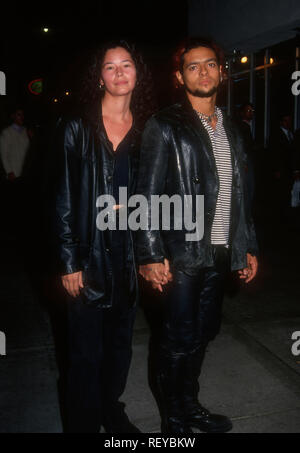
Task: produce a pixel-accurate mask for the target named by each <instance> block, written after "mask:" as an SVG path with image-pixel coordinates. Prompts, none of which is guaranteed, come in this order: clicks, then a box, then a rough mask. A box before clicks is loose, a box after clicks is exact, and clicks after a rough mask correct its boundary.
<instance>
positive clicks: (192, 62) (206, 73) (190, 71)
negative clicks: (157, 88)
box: [176, 47, 222, 98]
mask: <svg viewBox="0 0 300 453" xmlns="http://www.w3.org/2000/svg"><path fill="white" fill-rule="evenodd" d="M221 73H222V67H221V66H219V65H218V63H217V58H216V54H215V52H214V51H213V50H212V49H208V48H206V47H197V48H195V49H191V50H190V51H189V52H187V53H186V54H185V55H184V64H183V72H182V73H181V72H180V71H177V73H176V76H177V79H178V81H179V83H180V84H181V85H183V86H184V88H185V89H186V91H188V92H189V93H190V94H191V95H193V96H196V97H202V98H208V97H211V96H213V95H214V94H215V93H216V92H217V89H218V87H219V85H220V82H221Z"/></svg>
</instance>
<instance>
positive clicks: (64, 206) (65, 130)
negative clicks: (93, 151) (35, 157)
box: [52, 121, 81, 275]
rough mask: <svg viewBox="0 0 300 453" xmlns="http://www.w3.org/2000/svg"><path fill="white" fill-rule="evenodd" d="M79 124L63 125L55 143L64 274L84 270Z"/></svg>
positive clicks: (57, 236)
mask: <svg viewBox="0 0 300 453" xmlns="http://www.w3.org/2000/svg"><path fill="white" fill-rule="evenodd" d="M77 131H78V124H76V122H75V121H73V122H71V121H70V122H67V123H63V122H61V123H60V124H59V126H58V127H57V129H56V137H55V140H54V143H55V145H54V146H55V149H54V152H55V154H56V158H55V175H54V191H53V192H54V193H53V202H54V205H53V219H52V223H53V225H52V226H53V228H52V231H53V242H54V248H55V249H54V254H55V258H56V260H55V261H56V262H57V264H58V267H59V269H58V270H59V273H60V274H61V275H65V274H72V273H74V272H78V271H79V270H81V265H80V260H79V245H80V241H79V238H78V236H77V232H76V224H77V222H76V220H77V219H76V216H77V214H78V213H77V206H76V200H77V199H78V197H77V193H78V190H80V150H79V149H78V144H77V135H78V133H77Z"/></svg>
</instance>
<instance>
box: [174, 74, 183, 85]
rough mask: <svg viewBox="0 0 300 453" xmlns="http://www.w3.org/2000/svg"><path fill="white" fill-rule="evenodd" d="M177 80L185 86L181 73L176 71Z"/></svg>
mask: <svg viewBox="0 0 300 453" xmlns="http://www.w3.org/2000/svg"><path fill="white" fill-rule="evenodd" d="M175 75H176V79H177V81H178V83H179V84H180V85H184V81H183V77H182V74H181V72H180V71H176V73H175Z"/></svg>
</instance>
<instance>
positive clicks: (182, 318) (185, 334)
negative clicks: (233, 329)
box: [161, 246, 230, 354]
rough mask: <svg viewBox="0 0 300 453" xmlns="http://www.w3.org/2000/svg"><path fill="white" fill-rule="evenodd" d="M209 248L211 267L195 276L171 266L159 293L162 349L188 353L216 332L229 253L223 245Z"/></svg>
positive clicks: (219, 320)
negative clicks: (162, 288)
mask: <svg viewBox="0 0 300 453" xmlns="http://www.w3.org/2000/svg"><path fill="white" fill-rule="evenodd" d="M213 251H214V262H215V265H214V267H211V268H206V269H203V270H201V271H200V272H199V274H198V275H196V276H189V275H187V274H185V273H184V272H182V271H178V270H176V269H173V281H172V282H171V283H170V284H169V285H168V287H166V289H165V291H164V295H163V304H164V314H163V326H162V336H161V348H162V350H164V351H165V352H169V353H175V354H176V353H190V352H192V351H193V350H195V349H197V348H198V347H199V346H200V345H203V344H207V343H208V342H209V341H211V340H213V339H214V338H215V337H216V335H217V334H218V333H219V331H220V326H221V320H222V302H223V297H224V287H225V280H226V277H227V275H228V273H229V262H230V260H229V258H230V252H229V250H228V249H227V248H225V247H223V246H213Z"/></svg>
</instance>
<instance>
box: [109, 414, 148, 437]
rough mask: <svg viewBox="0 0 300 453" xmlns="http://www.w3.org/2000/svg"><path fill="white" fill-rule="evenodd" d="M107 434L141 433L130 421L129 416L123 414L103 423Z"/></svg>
mask: <svg viewBox="0 0 300 453" xmlns="http://www.w3.org/2000/svg"><path fill="white" fill-rule="evenodd" d="M103 426H104V429H105V432H106V433H108V434H117V433H120V434H121V433H122V434H133V433H135V434H137V433H141V431H140V430H139V429H138V428H137V427H136V426H135V425H134V424H133V423H131V421H130V420H129V418H128V416H127V415H126V414H125V412H123V413H122V414H120V415H119V416H118V417H115V418H114V419H110V420H109V421H106V422H105V423H103Z"/></svg>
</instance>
